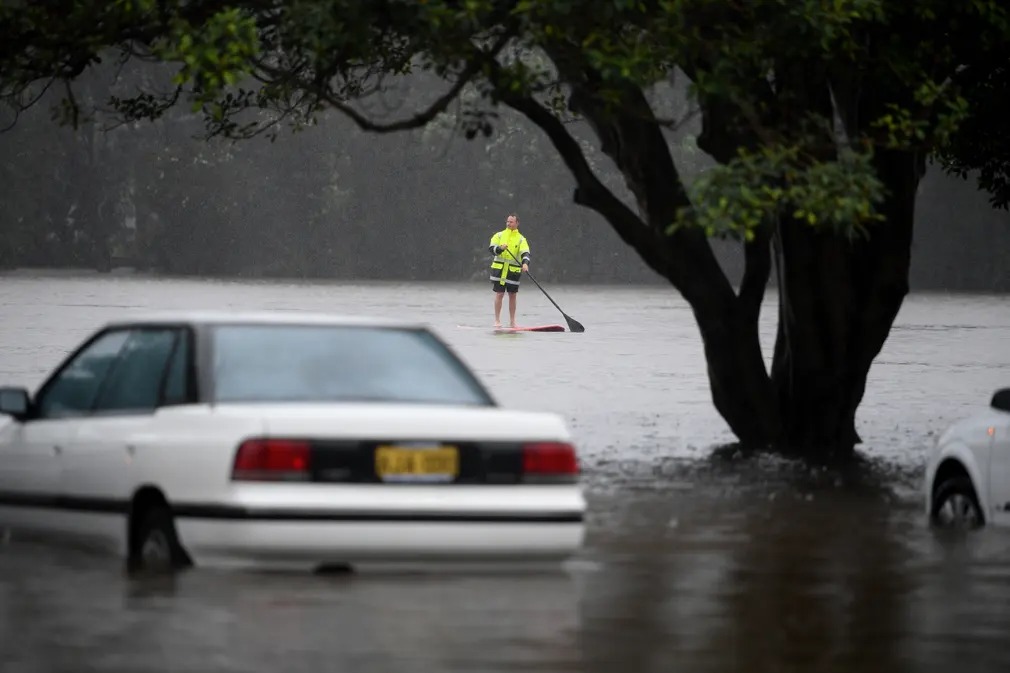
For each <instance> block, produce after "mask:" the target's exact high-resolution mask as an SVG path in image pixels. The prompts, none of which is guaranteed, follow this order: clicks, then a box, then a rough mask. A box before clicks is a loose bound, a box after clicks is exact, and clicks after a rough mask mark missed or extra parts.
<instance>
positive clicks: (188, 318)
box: [106, 310, 427, 329]
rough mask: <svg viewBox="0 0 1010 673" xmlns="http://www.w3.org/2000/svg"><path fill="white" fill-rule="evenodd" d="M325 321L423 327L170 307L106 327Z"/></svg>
mask: <svg viewBox="0 0 1010 673" xmlns="http://www.w3.org/2000/svg"><path fill="white" fill-rule="evenodd" d="M236 323H239V324H254V325H326V326H355V327H362V326H364V327H390V328H408V329H417V328H421V329H427V325H424V324H422V323H419V322H409V321H403V320H393V319H390V318H383V317H377V316H361V315H341V314H329V313H313V312H308V311H284V310H274V311H225V310H217V311H213V310H174V311H156V312H145V313H134V314H130V315H128V316H123V317H122V318H119V319H116V320H110V321H108V323H107V324H106V326H107V327H113V326H115V327H123V326H129V325H169V324H172V325H178V324H188V325H194V326H202V325H226V324H236Z"/></svg>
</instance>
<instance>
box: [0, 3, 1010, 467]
mask: <svg viewBox="0 0 1010 673" xmlns="http://www.w3.org/2000/svg"><path fill="white" fill-rule="evenodd" d="M0 35H4V36H5V39H4V40H3V41H2V42H0V85H2V86H3V94H4V95H5V97H6V99H7V100H8V101H11V102H12V103H13V105H14V106H15V107H16V108H19V107H24V106H27V105H30V104H31V103H32V100H33V96H34V95H35V94H36V93H37V92H38V91H39V90H40V88H42V87H46V86H49V85H50V84H52V83H57V84H61V85H66V87H67V88H66V91H67V96H66V97H65V104H64V106H63V107H62V111H63V113H64V117H65V119H67V120H69V121H71V122H73V121H76V120H77V119H78V118H79V115H80V114H81V107H80V105H78V104H77V100H76V98H75V97H74V95H73V88H72V86H71V84H72V83H73V82H74V80H75V79H76V78H78V77H79V75H80V74H81V73H82V72H84V71H85V70H87V69H88V68H90V67H92V66H94V65H95V64H96V63H97V62H98V60H99V59H100V58H109V57H112V58H122V59H130V58H142V59H152V60H157V61H161V62H168V63H174V64H177V65H178V67H177V69H176V70H175V72H174V75H173V76H172V78H171V80H170V81H165V82H164V83H163V86H162V87H161V88H158V87H155V86H153V85H152V86H151V87H149V88H148V89H146V90H143V91H139V92H137V94H136V95H135V96H129V97H126V98H123V97H116V98H113V99H112V100H110V101H109V102H110V104H111V106H112V107H113V108H114V109H115V110H117V111H118V113H119V114H121V115H123V116H125V117H127V118H143V117H148V118H157V117H159V116H160V115H161V114H163V112H164V111H165V110H166V109H169V108H170V107H171V106H173V105H175V104H176V103H178V102H180V101H184V102H187V103H189V104H191V105H192V107H193V110H194V111H197V112H201V113H202V114H203V116H204V120H205V122H206V130H207V133H208V134H210V135H226V136H236V137H245V136H249V135H253V134H255V133H258V132H260V131H263V130H270V129H275V128H276V125H277V124H280V123H282V122H283V121H284V120H291V121H292V122H294V123H295V124H303V123H311V122H312V121H313V120H315V119H316V118H317V117H318V115H319V114H320V113H321V112H323V111H325V110H338V111H340V112H341V113H343V114H345V115H347V116H349V117H350V118H351V119H353V120H354V121H355V122H356V123H357V124H358V125H359V126H360V127H361V128H363V129H366V130H369V131H375V132H391V131H397V130H404V129H410V128H417V127H421V126H424V125H426V124H428V123H430V122H432V121H433V120H435V119H437V118H439V116H440V115H442V114H443V113H452V114H453V115H454V117H453V118H454V119H455V120H456V121H457V123H458V125H459V127H460V131H461V132H462V133H463V134H465V135H466V136H468V137H473V136H475V135H477V134H479V133H484V134H490V133H492V132H493V131H494V128H495V121H496V115H495V111H496V109H498V107H499V106H507V107H509V108H512V109H514V110H516V111H518V112H519V113H521V114H522V115H524V116H525V117H526V118H527V119H529V120H530V121H531V122H532V123H533V124H535V125H536V126H537V127H539V128H540V129H541V130H542V131H543V132H544V133H545V134H546V136H547V138H549V140H550V141H551V143H552V144H553V145H554V147H555V148H556V149H557V151H558V152H559V154H560V156H561V157H562V159H563V161H564V163H565V165H566V166H567V167H568V169H569V170H570V171H571V173H572V175H573V176H574V178H575V180H576V184H577V187H576V190H575V194H574V200H575V202H576V203H578V204H581V205H583V206H586V207H588V208H592V209H594V210H595V211H597V212H598V213H600V214H601V215H602V216H603V217H604V218H605V219H606V220H607V221H608V222H609V223H610V224H611V225H612V226H613V228H614V229H615V230H616V231H617V233H618V234H619V235H620V236H621V238H622V239H623V240H624V241H626V242H627V243H628V244H629V245H630V246H632V247H633V248H634V249H635V250H636V251H637V252H638V253H639V254H640V255H641V257H642V259H643V260H645V262H646V263H647V264H648V265H649V266H650V267H651V268H652V269H654V270H655V271H656V272H657V273H659V274H661V275H662V276H663V277H665V278H666V279H668V280H669V282H670V283H671V284H672V285H673V286H674V287H675V288H676V289H677V290H678V291H679V292H680V293H681V294H682V295H683V296H684V298H685V299H686V300H687V301H688V302H689V303H690V305H691V307H692V309H693V311H694V315H695V318H696V320H697V322H698V325H699V328H700V331H701V336H702V339H703V341H704V346H705V355H706V358H707V361H708V372H709V378H710V382H711V390H712V396H713V401H714V403H715V406H716V408H717V409H718V410H719V412H720V413H721V414H722V416H723V418H725V419H726V421H727V423H728V424H729V426H730V428H731V429H732V430H733V432H734V433H735V434H736V435H737V437H738V438H739V439H740V440H741V441H742V442H744V443H746V444H751V445H764V446H766V445H775V446H779V447H784V448H792V449H798V450H800V451H802V452H804V453H805V454H806V455H809V456H811V457H828V456H836V457H847V456H849V455H851V453H852V450H853V447H854V445H855V444H857V443H858V442H859V437H858V435H857V433H856V428H855V415H856V409H857V407H858V405H859V403H860V400H861V399H862V396H863V392H864V388H865V384H866V379H867V375H868V372H869V369H870V366H871V364H872V362H873V360H874V358H875V357H876V355H877V354H878V353H879V351H880V349H881V347H882V346H883V344H884V342H885V340H886V338H887V336H888V333H889V331H890V328H891V325H892V323H893V320H894V318H895V316H896V314H897V312H898V310H899V308H900V306H901V304H902V301H903V298H904V296H905V295H906V293H907V291H908V280H907V279H908V268H909V255H910V247H911V240H912V226H913V216H914V204H915V195H916V189H917V186H918V183H919V180H920V178H921V176H922V174H923V170H924V164H925V161H926V160H927V159H928V158H929V157H930V156H932V155H939V156H943V157H945V158H946V159H947V160H948V161H950V162H951V163H952V164H953V165H954V166H955V168H964V167H968V168H971V167H974V166H976V165H978V163H979V161H980V156H981V157H982V158H983V159H984V158H986V156H987V155H986V152H985V148H984V146H981V147H980V144H979V142H978V141H977V138H976V139H973V138H966V137H964V136H958V135H957V131H958V130H959V127H960V125H961V123H962V122H963V121H964V120H965V119H966V118H967V117H969V116H973V118H974V119H987V118H988V117H987V114H988V113H987V112H986V110H985V109H983V107H982V106H984V105H986V104H987V103H991V100H992V96H991V95H987V94H988V93H989V92H991V90H992V87H991V86H987V85H985V83H988V82H991V81H992V80H993V79H994V78H995V79H997V80H998V79H999V78H1001V77H1004V70H1003V69H1002V68H1004V67H1005V65H1006V59H1005V51H1006V50H1005V48H1004V47H1003V45H1004V44H1005V43H1006V42H1007V40H1008V39H1010V27H1008V19H1007V12H1006V10H1004V9H1003V8H1002V6H1001V3H999V2H997V1H996V0H965V1H964V2H949V0H920V1H919V2H907V1H906V0H743V1H741V0H596V1H594V2H585V3H576V2H571V1H570V0H538V1H534V0H508V1H505V0H287V1H282V0H244V1H231V2H229V1H225V0H116V2H99V1H97V0H79V1H77V2H69V1H68V2H61V3H48V2H47V3H34V2H24V1H12V0H0ZM999 59H1002V62H1000V60H999ZM421 71H424V72H425V73H427V76H428V77H430V76H431V75H432V74H433V75H435V76H437V78H438V81H441V82H444V85H443V86H442V88H441V89H440V90H438V91H435V92H433V93H431V94H430V95H429V96H428V99H427V102H426V103H424V104H418V105H416V108H417V109H411V110H406V109H401V110H399V114H397V112H396V111H393V112H392V113H391V112H390V110H389V106H388V105H383V104H382V101H384V100H386V99H387V98H388V97H389V96H390V94H391V92H395V91H397V90H400V91H404V90H408V91H410V87H411V84H412V83H413V84H414V90H413V91H411V93H412V95H410V96H407V97H406V98H405V100H406V101H410V102H413V103H415V104H417V101H418V100H420V99H421V98H423V96H421V95H420V94H419V92H418V91H417V90H416V88H417V87H416V82H417V81H418V80H417V77H418V75H419V73H420V72H421ZM678 76H686V77H687V78H688V79H689V80H690V82H691V96H692V100H693V101H694V103H695V105H696V111H697V113H699V114H700V119H701V127H702V133H701V135H700V137H699V141H698V145H699V146H700V147H701V149H702V150H704V151H705V152H706V153H707V154H708V155H710V157H711V158H712V159H714V161H715V162H716V166H715V167H714V168H711V169H709V170H707V171H705V172H704V173H703V174H702V176H701V177H700V178H699V179H698V180H696V181H694V182H691V183H688V181H686V180H685V179H683V178H682V176H681V174H680V173H679V172H678V167H677V166H676V165H675V163H674V161H673V158H672V155H671V151H670V136H671V134H672V133H673V132H674V131H675V130H676V126H677V123H678V121H679V120H678V119H676V118H674V117H673V116H672V115H671V114H670V110H671V109H672V108H671V107H670V106H669V105H668V101H669V97H668V96H664V95H663V94H664V91H666V90H667V88H668V85H669V84H670V82H671V80H672V79H673V78H675V77H678ZM404 87H406V89H404ZM664 101H666V102H664ZM974 130H975V131H976V132H977V131H979V130H980V129H977V128H976V129H974ZM587 139H589V140H591V141H592V142H591V143H590V142H587ZM959 139H960V140H959ZM969 146H970V147H972V148H974V154H972V153H971V152H969V155H970V156H969V157H968V159H966V160H964V161H962V162H961V163H960V164H958V163H957V161H956V160H955V159H956V157H958V156H961V154H959V148H960V147H969ZM600 154H602V157H605V158H606V160H609V161H610V162H611V163H612V165H613V166H614V167H615V168H616V169H617V171H618V172H619V174H620V175H621V176H622V177H623V180H624V186H625V187H626V189H624V187H621V186H615V185H613V184H608V183H607V181H605V180H603V179H601V177H600V175H599V173H598V172H597V171H596V170H594V166H595V165H598V162H599V161H600V159H601V156H600ZM972 162H974V163H972ZM990 174H991V172H990ZM990 184H994V182H993V181H990ZM711 236H729V237H735V238H737V239H738V240H740V241H741V244H742V245H743V246H744V257H745V260H746V269H745V272H744V274H743V277H742V280H741V282H740V283H739V284H738V287H734V285H733V283H731V282H730V280H729V279H728V278H727V277H726V275H725V274H724V273H723V271H722V269H721V268H720V266H719V264H718V263H717V261H716V258H715V256H714V254H713V251H712V248H711V245H710V241H709V238H710V237H711ZM773 270H774V271H775V272H776V274H777V283H778V288H779V330H778V335H777V339H776V343H775V352H774V355H773V360H772V365H771V369H770V371H769V370H768V369H767V368H766V366H765V361H764V358H763V356H762V352H761V346H760V342H759V337H758V315H759V311H760V308H761V305H762V301H763V296H764V291H765V288H766V285H767V284H768V281H769V278H770V275H771V273H772V272H773Z"/></svg>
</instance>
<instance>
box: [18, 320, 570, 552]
mask: <svg viewBox="0 0 1010 673" xmlns="http://www.w3.org/2000/svg"><path fill="white" fill-rule="evenodd" d="M527 374H528V373H527V372H523V371H521V370H520V369H516V370H515V372H514V375H515V376H526V375H527ZM0 413H2V414H4V415H6V416H7V417H9V418H8V419H7V420H6V421H5V420H3V417H2V416H0V533H2V531H3V530H4V529H7V530H9V531H12V532H13V534H14V539H15V540H16V539H17V536H18V534H19V531H23V532H24V533H28V534H30V535H31V536H42V537H48V538H58V539H60V540H62V541H69V542H73V543H75V544H79V543H84V544H88V545H92V546H99V547H103V548H106V549H108V550H111V551H113V552H114V553H117V554H119V555H120V556H121V557H122V558H124V559H125V560H126V562H127V565H128V567H130V568H136V569H149V570H161V571H164V570H171V569H175V568H179V567H182V566H186V565H190V564H194V563H195V564H197V565H209V566H231V567H235V566H242V567H248V566H253V567H260V566H281V567H288V568H301V569H321V568H325V567H331V566H333V567H343V568H348V567H349V568H354V567H359V566H367V565H369V564H379V565H384V564H388V563H393V564H397V563H407V564H417V563H421V564H424V565H430V564H433V563H434V564H458V563H464V564H466V563H468V562H476V563H477V564H478V565H486V564H488V563H490V562H506V563H507V564H508V565H509V566H510V567H511V566H516V565H519V564H523V563H527V562H533V563H537V564H542V563H544V562H546V563H548V564H550V565H555V564H557V563H558V562H560V561H561V560H563V559H564V558H566V557H568V556H570V555H571V554H573V553H574V552H576V551H577V550H578V549H579V547H580V546H581V544H582V540H583V535H584V523H583V516H584V513H585V501H584V499H583V494H582V490H581V487H580V484H579V465H578V460H577V455H576V450H575V448H574V447H573V445H572V440H571V437H570V434H569V431H568V429H567V428H566V426H565V423H564V421H563V420H562V419H561V418H560V417H559V416H557V415H555V414H550V413H538V412H520V411H512V410H506V409H503V408H501V407H500V406H498V404H497V403H496V402H495V401H494V399H493V398H492V396H491V395H490V394H489V393H488V391H487V390H486V389H485V387H484V386H483V385H482V384H481V382H480V381H479V380H478V379H477V378H476V377H475V376H474V374H473V373H472V372H471V370H470V369H469V368H468V367H467V366H466V364H465V363H464V362H462V361H461V360H460V358H459V357H457V356H456V355H455V354H454V353H453V352H452V351H451V349H450V348H449V347H448V346H447V345H446V344H445V343H444V342H443V341H442V340H440V339H439V338H438V337H437V336H436V335H435V334H434V333H433V332H432V331H430V330H429V329H428V328H426V327H424V326H422V325H410V324H401V323H394V322H384V321H379V320H375V319H350V318H335V317H329V316H308V315H304V314H294V313H283V314H280V315H278V314H234V313H179V314H172V315H161V316H155V317H150V318H146V319H141V320H130V321H128V322H116V323H111V324H108V325H106V326H104V327H103V328H101V329H100V330H98V331H97V332H96V333H95V334H94V335H92V336H91V337H90V338H88V339H87V340H86V341H85V342H84V343H83V344H82V345H81V346H80V348H78V349H77V350H76V351H75V352H73V353H72V354H71V355H70V356H69V357H68V358H67V360H66V361H65V362H64V363H63V364H62V365H60V366H59V367H58V368H57V369H56V371H55V372H54V373H53V374H52V375H51V376H50V377H49V378H48V379H47V380H46V381H45V382H44V383H43V384H42V386H41V387H40V388H39V390H38V391H37V392H36V393H35V395H30V394H29V392H28V391H26V390H24V389H20V388H3V389H0Z"/></svg>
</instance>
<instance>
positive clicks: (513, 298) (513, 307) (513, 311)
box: [509, 292, 519, 327]
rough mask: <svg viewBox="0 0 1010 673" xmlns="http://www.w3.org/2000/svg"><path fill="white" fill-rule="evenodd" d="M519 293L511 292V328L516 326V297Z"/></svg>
mask: <svg viewBox="0 0 1010 673" xmlns="http://www.w3.org/2000/svg"><path fill="white" fill-rule="evenodd" d="M517 296H519V293H518V292H509V327H515V326H516V297H517Z"/></svg>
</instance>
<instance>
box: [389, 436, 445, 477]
mask: <svg viewBox="0 0 1010 673" xmlns="http://www.w3.org/2000/svg"><path fill="white" fill-rule="evenodd" d="M375 474H376V475H377V476H378V477H379V479H382V480H383V481H451V480H453V479H455V478H456V476H457V475H458V474H459V450H458V449H457V448H456V447H455V446H444V445H443V446H379V447H377V448H376V449H375Z"/></svg>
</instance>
